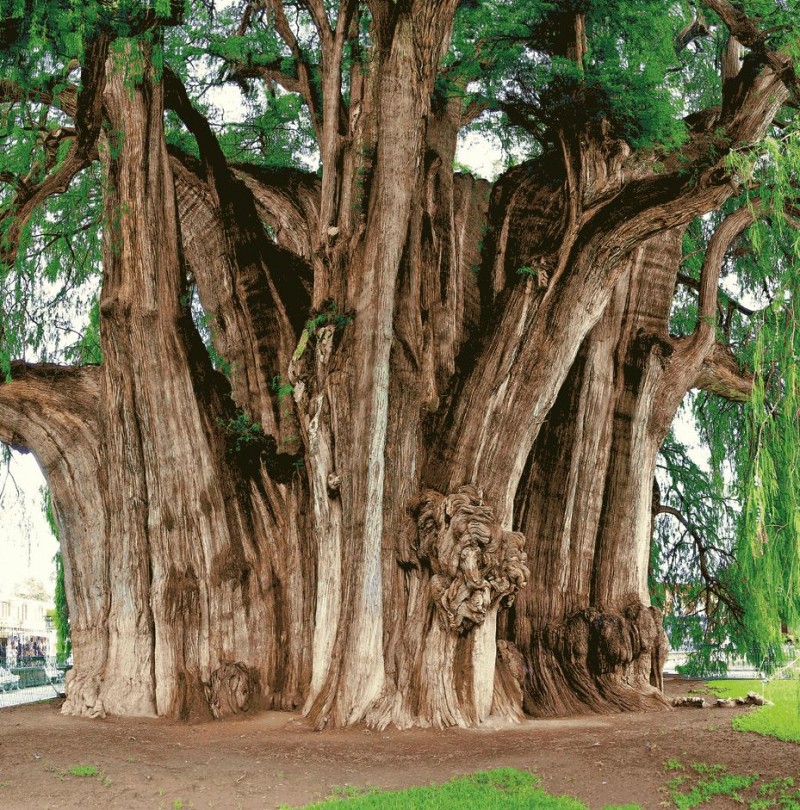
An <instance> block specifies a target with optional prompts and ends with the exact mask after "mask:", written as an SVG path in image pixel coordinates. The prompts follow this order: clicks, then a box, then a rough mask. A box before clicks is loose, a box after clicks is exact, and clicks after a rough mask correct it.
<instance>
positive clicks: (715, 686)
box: [708, 680, 800, 743]
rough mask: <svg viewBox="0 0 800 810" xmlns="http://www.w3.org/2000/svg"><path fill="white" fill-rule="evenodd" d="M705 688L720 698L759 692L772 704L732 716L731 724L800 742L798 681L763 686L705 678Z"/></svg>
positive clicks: (735, 726) (777, 682)
mask: <svg viewBox="0 0 800 810" xmlns="http://www.w3.org/2000/svg"><path fill="white" fill-rule="evenodd" d="M708 687H709V689H711V690H712V691H713V692H714V693H715V694H717V695H719V696H720V697H740V696H744V695H746V694H747V693H748V692H758V693H759V694H763V695H764V697H765V698H766V699H767V700H769V701H771V702H772V703H773V704H774V705H773V706H763V707H762V708H760V709H754V710H753V711H751V712H749V713H748V714H744V715H741V716H740V717H736V718H734V720H733V727H734V728H735V729H738V730H739V731H755V732H756V734H764V735H766V736H769V737H777V738H778V739H779V740H786V741H788V742H796V743H800V680H787V681H782V680H775V681H770V682H769V683H768V684H767V685H766V688H765V687H764V685H763V684H762V683H761V681H709V684H708Z"/></svg>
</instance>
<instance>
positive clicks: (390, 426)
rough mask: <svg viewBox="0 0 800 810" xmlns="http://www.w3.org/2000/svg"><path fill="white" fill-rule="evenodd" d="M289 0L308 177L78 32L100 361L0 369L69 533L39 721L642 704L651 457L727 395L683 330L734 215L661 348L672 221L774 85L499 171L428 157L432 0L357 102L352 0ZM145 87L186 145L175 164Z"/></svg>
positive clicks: (369, 67)
mask: <svg viewBox="0 0 800 810" xmlns="http://www.w3.org/2000/svg"><path fill="white" fill-rule="evenodd" d="M309 5H310V8H312V9H315V10H316V14H317V16H316V17H314V15H313V14H312V17H314V24H315V25H316V26H317V27H318V29H319V36H320V38H321V42H322V47H323V48H324V49H325V53H326V59H325V61H324V65H323V69H322V75H321V81H322V87H323V89H324V92H323V102H324V103H323V109H320V108H318V107H317V106H315V105H316V103H317V102H318V101H319V99H318V98H317V97H316V95H315V93H316V91H314V92H312V90H313V88H312V87H311V85H310V84H309V81H310V80H308V79H307V78H306V79H304V78H303V74H302V72H301V75H300V78H299V79H298V81H299V82H300V83H301V84H303V82H305V85H304V86H305V87H306V91H307V92H308V93H309V98H308V101H309V106H310V110H311V112H312V115H313V119H314V124H315V129H316V130H317V135H318V139H319V142H320V151H321V154H322V160H323V170H322V176H321V179H320V180H317V179H316V178H312V177H305V176H302V175H301V174H300V173H297V172H273V173H269V172H265V171H257V170H252V169H247V168H244V167H236V168H234V167H231V166H229V165H228V163H227V161H226V159H225V157H224V154H223V151H222V149H221V148H220V146H219V144H218V143H217V141H216V138H215V136H214V133H213V131H212V129H211V127H210V126H209V124H208V122H207V121H206V120H205V119H204V118H203V117H202V116H201V115H200V114H199V113H198V112H197V111H196V110H195V109H194V108H193V106H192V104H191V101H190V100H189V98H188V95H187V94H186V91H185V90H184V88H183V87H182V85H181V83H180V81H179V80H178V78H177V77H176V76H175V75H174V74H172V72H171V71H169V69H166V70H165V71H164V72H163V74H162V72H161V71H160V70H156V69H154V68H153V65H152V63H151V61H152V60H151V53H150V51H149V50H148V48H149V47H150V46H145V45H141V44H138V45H137V44H134V43H133V42H132V41H131V42H129V43H128V44H127V45H126V46H125V47H127V48H128V51H127V52H126V51H125V48H123V47H121V46H118V47H117V48H116V49H115V50H114V51H113V54H112V55H108V54H107V53H104V52H102V49H101V53H100V56H99V57H98V61H100V62H101V64H96V65H95V66H94V67H95V68H96V73H97V78H96V81H95V83H94V85H93V86H92V87H91V88H88V89H85V90H84V91H82V96H81V98H82V100H79V102H78V104H77V108H76V110H75V115H76V116H77V118H78V119H79V122H80V124H81V127H80V128H81V129H82V130H83V129H87V123H86V122H87V121H88V119H89V117H90V114H91V113H92V110H95V112H97V109H96V108H97V107H98V105H91V104H89V103H88V102H87V101H86V100H87V99H89V100H91V99H90V95H93V96H95V97H97V98H102V104H101V105H100V106H101V107H102V115H103V116H104V118H105V122H106V126H105V127H104V129H103V133H104V134H103V135H101V136H99V155H100V159H101V161H102V164H103V167H104V173H105V179H104V200H105V202H104V231H103V235H104V240H105V251H104V266H103V287H102V293H101V297H100V313H101V341H102V350H103V360H102V364H101V365H100V366H99V367H92V368H69V369H64V368H51V367H32V366H28V365H25V364H17V365H15V366H13V367H12V373H11V380H10V381H9V382H7V383H6V384H4V385H2V386H0V440H3V441H5V442H8V443H10V444H13V445H15V446H21V447H26V448H29V449H31V450H33V452H35V453H36V454H37V458H38V459H39V461H40V464H41V465H42V468H43V470H44V472H45V474H46V476H47V478H48V482H49V484H50V487H51V489H52V493H53V500H54V503H55V506H56V514H57V518H58V521H59V524H60V529H61V537H62V542H63V548H64V553H65V570H66V573H67V585H68V588H67V591H68V599H69V606H70V614H71V616H72V621H73V647H74V657H75V667H74V669H73V670H72V673H71V675H70V678H69V682H68V685H67V693H68V696H67V702H66V704H65V707H64V711H66V712H71V713H75V714H90V715H96V714H103V713H104V712H110V713H116V714H155V715H167V716H186V715H188V714H192V713H206V712H209V711H210V712H211V713H213V714H214V716H218V717H219V716H224V715H226V714H229V713H235V712H239V711H247V710H248V709H250V708H251V707H254V708H255V707H274V708H281V709H292V708H302V710H303V712H304V713H305V714H306V715H307V716H308V717H309V718H310V720H311V722H312V723H313V724H314V725H315V727H317V728H322V727H324V726H326V725H328V724H332V725H337V726H341V725H347V724H351V723H356V722H362V721H367V722H369V723H371V724H373V725H374V726H377V727H383V726H385V725H387V724H389V723H393V724H395V725H397V726H408V725H414V724H417V725H437V726H447V725H456V724H457V725H475V724H478V723H480V722H482V721H484V720H485V719H486V718H487V717H489V716H490V715H492V714H495V715H498V716H501V717H505V718H512V719H518V718H520V717H521V716H522V714H523V712H527V713H529V714H559V713H568V712H575V711H583V710H593V711H606V710H616V709H624V708H633V707H661V706H663V705H665V703H664V701H663V698H662V697H661V694H660V691H659V689H658V685H659V678H660V670H661V666H662V665H663V655H664V634H663V630H662V629H661V619H660V616H659V615H658V613H657V611H655V610H654V609H653V608H651V607H650V604H649V596H648V591H647V565H648V559H649V542H650V534H651V529H652V525H651V523H652V519H651V497H652V484H653V475H654V468H655V460H656V454H657V452H658V448H659V446H660V444H661V442H662V441H663V439H664V437H665V435H666V432H667V430H668V427H669V424H670V422H671V420H672V418H673V416H674V414H675V413H676V411H677V409H678V407H679V405H680V402H681V399H682V397H683V395H684V394H685V392H686V391H687V390H689V388H691V387H692V386H695V385H698V386H702V387H705V388H709V389H710V390H714V391H716V392H717V393H721V394H723V395H725V396H730V397H733V398H738V399H741V398H743V397H746V395H747V390H748V381H747V379H746V377H743V376H742V375H741V374H739V372H738V369H736V368H735V365H732V364H731V362H730V358H729V357H727V355H726V354H725V349H724V348H723V347H721V346H718V345H717V344H716V343H715V335H714V329H713V326H711V325H709V322H710V320H713V317H712V316H713V314H714V307H715V302H716V288H717V278H718V273H719V265H720V264H721V262H722V260H723V259H724V256H725V251H726V250H727V248H728V247H729V246H730V244H731V243H732V241H733V239H735V237H736V236H737V235H738V234H739V233H740V232H741V230H742V228H743V227H745V226H746V225H747V224H748V222H749V221H750V220H749V217H752V213H744V214H742V213H740V214H738V215H732V216H731V217H729V219H728V220H725V222H724V223H723V225H722V226H721V227H720V230H719V234H718V236H715V238H714V239H713V240H712V243H711V245H710V247H709V254H708V258H707V262H706V265H705V266H704V269H703V278H702V281H701V298H700V315H701V317H700V319H699V321H698V325H697V328H696V330H695V332H694V334H693V335H691V336H689V337H688V338H682V339H680V340H679V339H676V338H673V337H671V336H670V335H669V333H668V328H667V324H668V317H669V311H670V305H671V301H672V296H673V291H674V287H675V281H676V277H677V273H678V268H679V264H680V261H681V234H682V230H683V228H684V227H685V226H687V225H688V224H689V222H691V220H692V219H693V218H695V217H696V216H701V215H703V214H706V213H707V212H709V211H712V210H715V209H718V208H719V207H720V206H721V205H722V204H723V203H724V202H725V201H726V200H727V199H729V198H730V197H731V195H732V194H733V191H734V188H733V185H732V183H731V179H730V176H729V174H728V172H727V170H726V169H725V166H724V163H723V159H724V154H722V152H724V149H723V147H722V146H719V155H716V153H715V159H714V160H710V159H709V158H708V156H707V154H706V151H704V150H707V148H708V144H709V140H710V139H712V138H713V137H715V136H714V133H715V132H716V131H717V128H720V127H723V128H727V129H726V132H727V135H726V139H725V144H727V145H728V146H727V147H725V148H729V147H730V144H732V143H752V142H753V141H754V140H756V139H757V138H759V137H760V136H761V134H763V132H764V130H765V127H766V126H767V125H768V124H769V122H770V121H771V119H772V116H773V115H774V114H775V112H776V110H777V109H778V107H779V106H780V103H781V101H782V100H783V99H784V98H785V97H786V91H785V88H784V86H783V84H782V83H781V81H780V80H779V78H778V76H777V74H776V73H775V72H774V70H773V68H772V67H771V66H761V67H760V69H759V70H758V71H755V72H752V73H751V74H748V75H747V76H746V77H745V78H743V79H742V81H741V83H740V85H739V86H738V91H737V95H736V99H735V103H736V109H735V110H733V111H732V110H725V109H723V110H714V111H710V112H709V113H708V115H707V116H706V118H705V119H704V121H705V124H704V128H703V129H702V130H701V129H698V130H697V131H694V132H692V134H691V137H690V140H689V143H688V145H687V146H686V147H685V148H684V149H683V150H682V151H681V152H679V153H676V154H674V155H670V156H668V157H667V158H666V159H665V160H664V161H663V162H662V164H660V165H658V166H656V165H654V159H653V157H652V155H631V150H630V147H629V146H627V145H626V144H625V143H622V142H620V141H618V140H614V139H612V138H611V137H610V136H609V135H608V131H607V128H606V127H604V126H603V125H594V124H593V125H592V126H591V127H590V128H588V129H586V130H585V131H581V132H578V133H575V132H573V133H568V132H566V130H562V131H560V132H559V133H558V137H557V141H558V142H559V143H560V151H558V152H553V153H549V154H547V155H545V156H544V157H542V158H540V159H537V160H532V161H529V162H527V163H525V164H523V165H522V166H519V167H516V168H515V169H512V170H510V171H509V172H507V173H506V174H505V175H504V176H503V177H502V178H501V179H500V180H499V181H498V182H497V183H496V184H495V186H494V188H491V187H490V186H489V184H488V183H486V182H485V181H478V180H475V179H474V178H472V177H470V176H469V175H464V174H454V173H453V171H452V165H453V159H454V154H455V148H456V141H457V136H458V132H459V130H460V128H461V127H462V125H463V123H464V121H465V116H466V115H467V114H468V113H467V111H464V110H462V106H461V99H460V98H454V99H449V100H448V99H444V100H443V99H441V98H439V97H438V95H437V93H436V92H434V90H435V77H436V70H437V66H438V65H439V62H440V59H441V56H442V54H443V53H444V51H445V50H446V48H447V44H448V41H449V36H450V26H451V23H452V16H453V13H454V10H455V6H456V2H455V0H451V2H445V3H437V4H431V3H427V2H423V0H410V1H409V2H408V3H398V4H390V5H391V6H392V7H391V9H389V8H388V6H387V8H386V9H384V10H383V11H381V9H380V8H379V7H376V8H375V9H374V14H373V19H372V36H373V38H374V42H375V53H374V55H373V58H372V60H370V61H369V62H365V63H364V64H360V65H356V67H355V68H354V69H353V74H352V77H351V83H350V86H349V99H348V104H349V107H346V106H345V102H344V99H343V98H342V90H341V81H340V78H341V77H340V70H341V63H342V52H343V48H344V43H345V41H346V40H347V38H348V37H350V36H351V33H352V28H353V26H356V27H357V20H356V21H355V23H354V18H353V14H354V13H355V11H354V6H355V5H357V4H353V3H347V2H345V3H343V4H342V7H341V10H340V15H339V18H338V20H337V23H336V25H335V27H333V26H331V25H330V24H329V23H328V21H327V18H325V14H324V9H322V7H321V4H319V5H317V4H315V3H311V4H309ZM275 13H276V23H275V24H276V26H278V27H279V29H281V30H283V29H282V28H281V27H282V26H284V25H285V23H286V20H285V18H284V17H281V16H280V10H279V9H278V10H276V12H275ZM320 15H321V16H320ZM317 17H319V19H318V18H317ZM576 30H578V29H576ZM286 38H287V42H289V44H290V47H291V36H289V35H287V37H286ZM295 45H296V43H295ZM92 53H94V52H93V51H92ZM100 57H102V58H100ZM351 58H352V59H353V60H355V61H356V62H357V60H358V54H357V50H356V49H354V48H353V47H352V44H351ZM126 64H128V65H130V64H138V65H139V66H140V69H137V70H131V69H129V68H126V67H125V65H126ZM142 65H143V66H144V67H143V69H141V66H142ZM387 99H391V103H387V102H386V100H387ZM165 103H166V104H167V105H168V106H169V107H171V108H172V109H173V110H174V111H175V112H176V113H177V114H178V115H179V116H180V118H181V119H182V120H183V122H184V124H185V125H186V127H187V129H188V130H189V131H190V132H191V133H192V135H193V136H194V138H195V140H196V142H197V145H198V148H199V154H200V157H199V160H198V159H193V158H190V157H188V156H186V155H182V154H173V155H172V156H170V154H169V153H168V151H167V147H166V143H165V139H164V132H163V126H162V121H163V115H164V105H165ZM730 103H731V104H733V103H734V102H733V101H731V102H730ZM734 113H735V114H734ZM97 114H100V113H99V112H97ZM95 129H97V130H98V131H99V127H95ZM92 131H94V130H92ZM720 143H722V139H720ZM687 164H688V165H691V166H692V171H691V172H689V171H687V169H686V166H687ZM262 220H263V221H266V222H267V223H269V224H270V225H271V232H272V234H273V235H274V236H275V241H273V239H272V238H271V237H270V236H269V235H268V231H267V230H266V229H265V228H264V227H263V224H262ZM195 289H196V292H197V295H198V296H199V300H200V302H201V304H202V307H203V309H204V311H205V313H206V316H207V324H208V326H209V331H210V341H211V343H212V344H213V351H212V354H213V355H214V359H215V362H216V363H217V365H218V366H219V367H220V368H219V369H218V370H215V368H214V364H213V363H212V358H211V357H210V356H209V351H208V350H207V347H206V346H205V345H204V343H203V341H202V339H201V335H200V334H199V333H198V329H197V328H196V326H195V324H194V322H193V320H192V317H191V313H190V301H191V299H192V296H193V293H194V291H195ZM219 358H223V361H224V362H220V359H219ZM222 371H224V372H225V373H224V374H223V373H222ZM651 680H652V681H653V683H652V684H651Z"/></svg>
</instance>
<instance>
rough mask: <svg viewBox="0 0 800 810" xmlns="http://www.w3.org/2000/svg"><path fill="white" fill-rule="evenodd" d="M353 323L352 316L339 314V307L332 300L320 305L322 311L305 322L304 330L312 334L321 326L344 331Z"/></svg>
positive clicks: (350, 314)
mask: <svg viewBox="0 0 800 810" xmlns="http://www.w3.org/2000/svg"><path fill="white" fill-rule="evenodd" d="M352 322H353V315H352V313H349V312H340V311H339V307H338V306H337V304H336V302H335V301H333V300H328V301H326V302H325V303H324V304H323V305H322V309H320V311H319V312H317V313H316V315H314V316H312V317H311V318H309V319H308V320H307V321H306V325H305V329H306V330H307V331H308V332H311V333H314V332H316V331H317V329H322V327H323V326H333V327H334V329H336V330H340V329H344V328H345V326H348V325H349V324H351V323H352Z"/></svg>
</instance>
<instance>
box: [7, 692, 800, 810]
mask: <svg viewBox="0 0 800 810" xmlns="http://www.w3.org/2000/svg"><path fill="white" fill-rule="evenodd" d="M694 685H696V684H693V683H691V682H686V681H683V682H676V681H674V680H673V681H668V688H667V691H668V692H669V693H671V694H684V693H686V692H687V691H688V689H689V688H691V687H692V686H694ZM59 703H60V701H50V702H48V703H39V704H33V705H28V706H17V707H13V708H9V709H4V710H2V711H1V712H0V808H3V810H28V809H29V808H35V810H40V809H41V810H44V808H92V807H102V808H164V810H174V809H175V808H190V807H191V808H222V809H223V810H236V808H243V810H245V809H246V810H249V808H258V810H262V809H263V808H274V807H278V806H279V805H281V804H284V803H286V804H290V805H302V804H305V803H307V802H311V801H314V800H318V799H322V798H324V797H326V796H328V795H330V793H331V790H332V788H334V787H336V786H343V785H356V786H362V787H364V786H377V787H382V788H400V787H406V786H409V785H419V784H428V783H431V782H442V781H445V780H447V779H449V778H451V777H453V776H456V775H460V774H465V773H471V772H474V771H476V770H482V769H486V768H496V767H505V766H510V767H515V768H521V769H525V770H529V771H532V772H533V773H536V774H539V775H540V776H541V777H542V778H543V781H544V786H545V787H546V788H547V789H548V790H550V791H552V792H554V793H558V794H569V795H572V796H575V797H577V798H579V799H581V800H582V801H584V802H586V803H587V804H588V805H589V807H591V808H593V809H594V808H602V807H603V806H604V805H606V804H625V803H630V802H633V803H637V804H639V805H641V806H642V807H643V808H648V809H649V808H659V807H665V806H671V803H670V802H669V801H668V800H667V795H666V792H665V789H664V786H665V784H666V782H667V781H668V778H669V775H668V774H666V773H665V771H664V767H663V766H664V761H665V760H667V759H669V758H673V757H674V758H677V759H679V760H681V761H682V762H684V763H686V764H689V763H692V762H705V763H709V764H710V763H720V764H724V765H727V766H729V767H730V769H731V770H732V771H734V772H738V773H752V772H758V773H760V774H762V776H763V777H770V778H771V777H775V778H777V777H783V776H792V777H794V778H795V779H796V778H797V777H798V776H800V745H795V744H792V743H782V742H779V741H778V740H774V739H770V738H764V737H759V736H757V735H754V734H744V733H741V732H736V731H734V730H733V729H732V728H731V719H732V717H733V716H735V715H736V713H737V712H740V711H744V710H741V709H702V710H700V709H676V710H673V711H665V712H655V713H642V714H625V715H614V716H603V717H597V716H591V717H581V718H572V719H566V720H531V721H527V722H526V723H524V724H522V725H518V726H513V727H504V728H502V729H480V730H472V731H465V730H462V729H450V730H447V731H434V730H412V731H403V732H400V731H395V730H388V731H384V732H374V731H369V730H367V729H363V728H357V729H348V730H344V731H327V732H324V733H322V734H320V733H316V732H314V731H312V730H310V729H309V728H308V727H307V726H306V725H305V724H304V723H303V721H302V720H301V719H299V718H297V717H295V716H292V715H287V714H280V713H273V712H269V713H264V714H259V715H257V716H253V717H247V718H245V719H242V720H234V721H228V722H224V723H217V722H204V723H195V724H191V725H186V724H180V723H175V722H171V721H164V720H146V719H119V718H106V719H105V720H89V719H82V718H71V717H63V716H62V715H61V714H60V713H59ZM77 765H92V766H95V767H96V768H97V769H98V775H90V776H76V775H73V774H72V773H71V772H70V768H73V767H74V766H77ZM705 806H712V807H725V806H728V805H726V804H725V803H724V802H722V803H720V804H717V805H705Z"/></svg>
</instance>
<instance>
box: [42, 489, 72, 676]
mask: <svg viewBox="0 0 800 810" xmlns="http://www.w3.org/2000/svg"><path fill="white" fill-rule="evenodd" d="M42 495H43V500H44V515H45V519H46V520H47V525H48V526H49V527H50V531H51V532H52V533H53V536H54V537H55V538H56V539H58V524H57V523H56V516H55V512H54V511H53V497H52V495H51V494H50V490H49V489H44V490H43V492H42ZM53 562H54V563H55V566H56V587H55V597H54V602H55V607H54V609H53V611H52V617H53V624H54V625H55V628H56V661H57V662H58V663H59V664H61V663H63V662H64V661H66V660H67V658H69V656H70V653H71V652H72V632H71V629H70V623H69V605H68V604H67V592H66V587H65V583H64V558H63V557H62V555H61V551H60V550H59V551H57V552H56V555H55V557H54V559H53Z"/></svg>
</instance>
